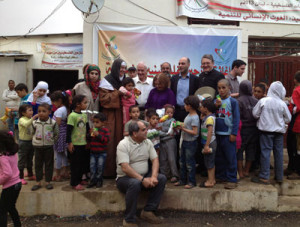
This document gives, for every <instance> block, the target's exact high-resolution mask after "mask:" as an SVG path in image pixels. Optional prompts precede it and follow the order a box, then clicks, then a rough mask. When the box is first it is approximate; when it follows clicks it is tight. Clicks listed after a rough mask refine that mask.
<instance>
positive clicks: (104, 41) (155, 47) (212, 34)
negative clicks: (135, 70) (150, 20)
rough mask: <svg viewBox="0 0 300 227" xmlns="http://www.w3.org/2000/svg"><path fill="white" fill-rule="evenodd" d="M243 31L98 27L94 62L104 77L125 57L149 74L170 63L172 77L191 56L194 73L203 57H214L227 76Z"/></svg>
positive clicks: (197, 71)
mask: <svg viewBox="0 0 300 227" xmlns="http://www.w3.org/2000/svg"><path fill="white" fill-rule="evenodd" d="M240 47H241V31H240V30H233V29H232V30H225V29H210V28H188V27H162V26H126V27H124V26H118V25H103V24H101V25H100V24H98V25H95V27H94V51H95V50H98V51H97V52H95V53H94V63H96V64H98V65H99V67H100V69H101V72H102V76H105V75H106V74H108V73H110V71H111V66H112V62H113V61H114V60H115V59H116V58H119V57H120V58H122V59H124V60H125V61H126V63H127V66H128V67H130V66H135V67H136V66H137V64H138V63H139V62H141V61H143V62H145V64H146V65H147V67H148V72H149V75H150V76H151V75H152V76H154V75H156V74H158V73H160V65H161V64H162V63H163V62H169V63H170V64H171V68H172V74H177V73H178V69H177V65H178V61H179V59H180V58H181V57H184V56H186V57H189V58H190V61H191V66H190V72H191V73H193V74H199V73H200V72H201V71H202V69H201V58H202V56H203V55H204V54H212V55H213V57H214V59H215V67H216V69H217V70H219V71H221V72H223V73H224V74H227V73H228V72H229V71H230V70H231V64H232V62H233V61H234V60H235V59H237V58H238V57H239V56H240V54H239V53H240Z"/></svg>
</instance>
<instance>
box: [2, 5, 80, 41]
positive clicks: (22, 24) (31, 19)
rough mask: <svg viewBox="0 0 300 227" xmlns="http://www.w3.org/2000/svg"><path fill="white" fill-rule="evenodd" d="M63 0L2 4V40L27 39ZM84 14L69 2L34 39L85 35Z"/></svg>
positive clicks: (48, 21) (39, 30) (37, 32)
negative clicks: (23, 37)
mask: <svg viewBox="0 0 300 227" xmlns="http://www.w3.org/2000/svg"><path fill="white" fill-rule="evenodd" d="M61 2H62V0H51V1H49V0H2V1H0V15H1V20H0V36H18V35H25V34H26V33H28V31H29V30H30V29H32V28H35V27H36V26H38V25H39V24H40V23H41V22H42V21H43V20H44V19H45V18H47V17H48V15H50V13H51V12H52V11H53V10H54V9H55V8H56V7H57V6H58V5H59V3H61ZM82 26H83V20H82V16H81V12H80V11H79V10H77V9H76V7H75V6H74V5H73V3H72V0H67V1H66V2H65V3H64V4H63V5H62V7H61V8H60V9H58V10H57V11H56V12H55V13H54V14H53V15H52V16H51V17H49V19H48V20H47V21H46V22H45V23H44V24H43V25H42V26H41V27H39V28H38V29H36V30H35V31H34V32H33V33H31V35H42V34H47V35H49V34H67V33H82V28H83V27H82Z"/></svg>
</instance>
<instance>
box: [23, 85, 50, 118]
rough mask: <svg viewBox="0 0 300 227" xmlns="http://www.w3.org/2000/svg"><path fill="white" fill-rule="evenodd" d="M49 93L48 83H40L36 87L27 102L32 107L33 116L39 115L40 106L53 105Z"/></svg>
mask: <svg viewBox="0 0 300 227" xmlns="http://www.w3.org/2000/svg"><path fill="white" fill-rule="evenodd" d="M48 93H49V90H48V83H46V82H44V81H40V82H38V84H37V85H36V87H35V88H34V89H33V91H32V92H31V93H30V95H29V97H28V99H27V102H28V103H29V104H30V105H31V106H32V110H33V116H34V115H35V114H37V113H38V107H39V105H40V104H42V103H47V104H49V105H50V106H51V105H52V104H51V100H50V98H49V97H48V96H47V94H48Z"/></svg>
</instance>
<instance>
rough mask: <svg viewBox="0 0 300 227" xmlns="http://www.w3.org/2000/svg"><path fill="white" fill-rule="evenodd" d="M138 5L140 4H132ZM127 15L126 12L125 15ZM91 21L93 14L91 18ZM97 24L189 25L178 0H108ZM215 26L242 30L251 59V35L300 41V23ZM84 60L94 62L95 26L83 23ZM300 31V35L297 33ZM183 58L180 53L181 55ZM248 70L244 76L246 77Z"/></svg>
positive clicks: (244, 50) (245, 52) (245, 56)
mask: <svg viewBox="0 0 300 227" xmlns="http://www.w3.org/2000/svg"><path fill="white" fill-rule="evenodd" d="M131 2H133V3H135V4H138V5H139V6H140V7H138V6H136V5H134V4H132V3H131ZM125 14H126V15H125ZM89 19H90V20H91V21H92V20H93V17H91V18H89ZM97 23H103V24H104V23H110V24H112V23H115V24H143V25H147V24H149V25H159V26H189V25H188V24H187V18H186V17H180V18H176V1H175V0H153V1H151V3H150V1H148V0H130V1H127V0H126V1H125V0H114V1H105V5H104V7H103V8H102V10H101V11H100V16H99V18H98V20H97ZM192 27H211V25H192ZM213 27H214V28H228V29H236V28H240V29H242V53H241V55H242V59H243V60H244V61H246V62H248V39H249V37H264V38H265V37H276V38H277V37H279V38H283V37H284V38H298V39H299V41H300V33H299V28H300V26H299V25H288V24H275V23H253V22H252V23H251V22H240V26H239V27H236V26H221V25H214V26H213ZM83 31H84V34H83V44H84V50H83V52H84V57H83V61H84V64H85V63H89V62H92V61H93V46H92V45H93V25H92V24H88V23H84V26H83ZM295 33H298V34H295ZM178 58H180V56H178ZM247 78H248V76H247V72H246V73H245V74H244V75H243V79H247Z"/></svg>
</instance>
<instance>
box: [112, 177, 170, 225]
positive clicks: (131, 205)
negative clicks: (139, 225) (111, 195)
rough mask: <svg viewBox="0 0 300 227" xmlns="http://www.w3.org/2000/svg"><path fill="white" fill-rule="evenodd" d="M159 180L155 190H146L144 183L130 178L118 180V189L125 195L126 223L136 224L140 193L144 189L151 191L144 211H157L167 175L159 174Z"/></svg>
mask: <svg viewBox="0 0 300 227" xmlns="http://www.w3.org/2000/svg"><path fill="white" fill-rule="evenodd" d="M150 175H151V174H150V173H149V174H147V175H146V177H148V176H149V177H150ZM157 180H158V184H157V185H156V186H155V187H154V188H150V189H146V188H144V187H143V185H142V182H141V181H139V180H137V179H135V178H131V177H128V176H125V177H119V178H118V180H117V187H118V189H119V190H120V191H121V192H122V193H125V202H126V210H125V220H126V222H136V219H135V215H136V208H137V201H138V197H139V194H140V191H141V190H142V189H143V190H148V191H150V195H149V197H148V201H147V204H146V206H145V207H144V210H145V211H156V210H157V208H158V206H159V203H160V200H161V197H162V195H163V192H164V189H165V185H166V182H167V178H166V176H165V175H162V174H158V176H157Z"/></svg>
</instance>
